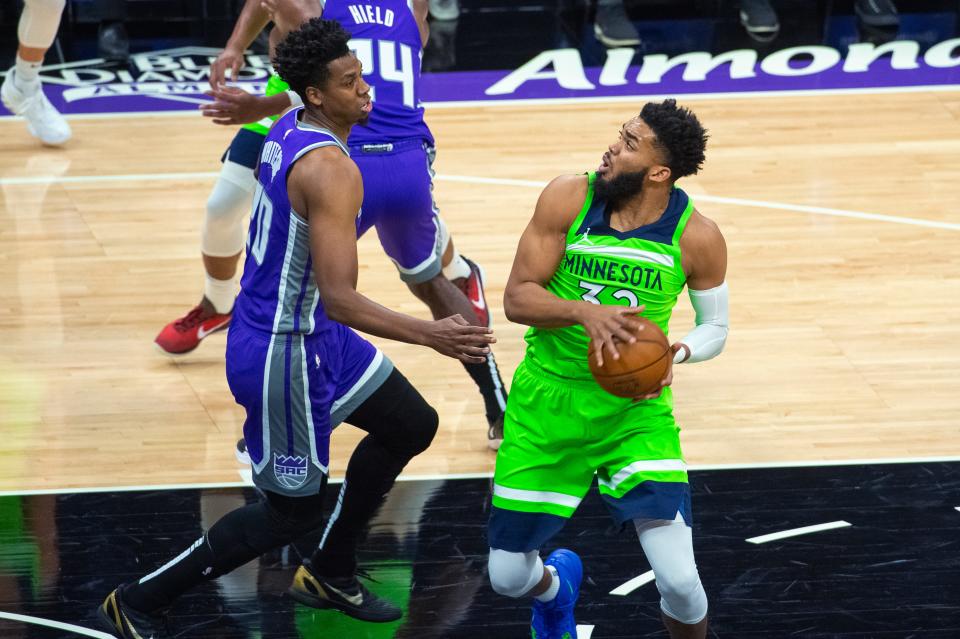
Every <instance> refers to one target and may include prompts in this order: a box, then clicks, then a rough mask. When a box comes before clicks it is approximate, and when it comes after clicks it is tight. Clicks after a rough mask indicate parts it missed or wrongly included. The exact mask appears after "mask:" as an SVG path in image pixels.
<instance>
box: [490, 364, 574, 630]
mask: <svg viewBox="0 0 960 639" xmlns="http://www.w3.org/2000/svg"><path fill="white" fill-rule="evenodd" d="M582 392H583V391H582V389H581V388H578V387H575V385H570V384H564V383H563V382H561V381H560V380H556V379H552V378H549V377H546V376H545V374H541V373H539V372H536V371H534V370H533V369H532V368H531V366H530V365H529V364H528V363H527V362H526V361H524V362H522V363H521V364H520V367H519V368H518V369H517V373H516V375H514V378H513V390H512V392H511V394H510V402H509V404H508V406H507V412H506V419H505V422H504V441H503V446H502V447H501V448H500V452H499V453H498V454H497V466H496V473H495V475H494V487H493V505H492V508H491V515H490V523H489V528H488V538H489V540H490V558H489V566H488V568H489V574H490V584H491V586H492V587H493V589H494V590H495V591H496V592H498V593H500V594H502V595H506V596H509V597H533V600H534V603H533V614H532V619H531V627H532V630H533V632H534V636H537V637H560V636H563V633H564V632H570V633H571V635H575V632H576V630H575V629H576V622H575V621H574V615H573V609H574V606H575V605H576V600H577V597H578V595H579V588H580V582H581V580H582V578H583V567H582V565H581V563H580V559H579V557H577V555H576V554H575V553H573V552H572V551H570V550H566V549H559V550H556V551H554V552H553V553H552V554H551V555H550V556H549V557H548V558H547V560H546V561H541V560H540V557H539V549H540V548H542V547H543V546H544V545H545V544H546V543H547V541H548V540H549V539H550V538H551V537H553V535H555V534H556V533H557V532H558V531H559V530H560V529H561V528H562V527H563V525H564V524H565V523H566V521H567V519H568V518H569V517H571V516H572V515H573V513H574V511H575V510H576V508H577V506H579V504H580V501H581V500H582V499H583V496H584V495H585V494H586V492H587V490H588V489H589V487H590V482H591V481H592V479H593V468H592V467H590V466H589V465H588V464H587V461H586V459H585V458H584V457H583V455H582V452H581V451H582V447H583V445H584V444H585V442H586V441H587V439H588V436H589V434H588V432H587V427H586V423H587V422H586V421H585V420H584V419H582V415H581V406H580V403H579V400H578V399H577V396H578V393H582Z"/></svg>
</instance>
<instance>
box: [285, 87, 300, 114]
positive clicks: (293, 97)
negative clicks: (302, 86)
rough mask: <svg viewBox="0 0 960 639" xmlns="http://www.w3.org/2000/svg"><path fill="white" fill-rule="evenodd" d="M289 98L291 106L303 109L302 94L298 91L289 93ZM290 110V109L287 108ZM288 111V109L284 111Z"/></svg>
mask: <svg viewBox="0 0 960 639" xmlns="http://www.w3.org/2000/svg"><path fill="white" fill-rule="evenodd" d="M286 93H287V97H288V98H290V106H293V107H302V106H303V100H302V99H301V98H300V94H299V93H297V92H296V91H287V92H286ZM287 108H290V107H287ZM284 110H286V109H284Z"/></svg>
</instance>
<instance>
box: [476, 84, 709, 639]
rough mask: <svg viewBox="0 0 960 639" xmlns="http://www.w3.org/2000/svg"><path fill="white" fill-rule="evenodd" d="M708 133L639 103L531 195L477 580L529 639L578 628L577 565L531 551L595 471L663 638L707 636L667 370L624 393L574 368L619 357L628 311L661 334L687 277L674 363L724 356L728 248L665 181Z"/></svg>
mask: <svg viewBox="0 0 960 639" xmlns="http://www.w3.org/2000/svg"><path fill="white" fill-rule="evenodd" d="M706 140H707V135H706V132H705V131H704V129H703V127H702V126H701V125H700V122H699V121H698V120H697V118H696V116H694V114H693V113H691V112H690V111H688V110H687V109H684V108H680V107H677V104H676V102H675V101H674V100H666V101H665V102H663V103H659V104H656V103H648V104H647V105H645V106H644V107H643V110H642V111H641V112H640V115H639V116H637V117H636V118H634V119H632V120H630V121H629V122H627V123H626V124H624V125H623V128H622V129H621V131H620V137H619V139H618V140H617V141H616V142H615V143H614V144H612V145H611V146H610V148H609V150H608V151H607V152H606V153H605V154H604V155H603V161H602V163H601V165H600V167H599V168H598V169H597V171H596V173H590V174H588V175H572V176H563V177H559V178H557V179H555V180H553V181H552V182H551V183H550V184H549V185H548V186H547V187H546V189H544V191H543V193H542V194H541V195H540V199H539V201H538V202H537V206H536V210H535V211H534V214H533V219H531V221H530V223H529V224H528V226H527V228H526V230H525V231H524V233H523V236H522V237H521V238H520V244H519V246H518V247H517V255H516V258H515V259H514V263H513V269H512V271H511V273H510V279H509V280H508V282H507V287H506V291H505V294H504V309H505V310H506V312H507V317H509V318H510V319H511V320H513V321H515V322H518V323H520V324H526V325H528V326H530V327H531V328H530V330H529V331H527V335H526V341H527V352H526V355H525V357H524V359H523V361H522V362H521V363H520V366H519V367H518V368H517V372H516V374H515V375H514V378H513V386H512V393H511V395H510V403H509V404H508V406H507V414H506V420H505V424H504V426H505V429H504V435H505V437H504V440H503V446H502V447H501V448H500V452H499V453H498V454H497V466H496V473H495V475H494V488H493V508H492V513H491V516H490V524H489V534H488V538H489V542H490V558H489V573H490V583H491V585H492V586H493V589H494V590H495V591H497V592H498V593H500V594H502V595H507V596H510V597H524V596H530V597H533V598H534V603H533V619H532V622H531V625H532V629H533V636H534V637H537V638H541V639H542V638H559V637H566V636H568V635H567V634H564V633H569V636H570V637H576V634H577V630H576V623H575V621H574V615H573V609H574V605H575V604H576V601H577V597H578V594H579V588H580V581H581V579H582V577H583V567H582V565H581V563H580V559H579V557H578V556H577V555H576V554H575V553H573V552H572V551H570V550H565V549H560V550H557V551H554V552H553V553H551V555H550V556H549V557H548V558H547V560H546V562H543V561H542V560H541V559H540V549H541V548H543V546H544V545H545V544H546V543H547V542H548V541H549V540H550V538H551V537H553V536H554V535H555V534H556V533H557V532H559V531H560V529H561V528H562V527H563V526H564V524H565V523H566V521H567V519H568V518H569V517H571V516H572V515H573V513H574V511H575V510H576V508H577V507H578V506H579V504H580V501H581V500H582V499H583V497H584V495H586V493H587V491H588V490H589V489H590V484H591V483H592V482H593V478H594V475H596V476H597V479H598V483H599V488H600V496H601V498H602V499H603V501H604V503H605V504H606V506H607V508H608V509H609V511H610V514H611V515H612V516H613V518H614V520H615V521H616V522H617V523H618V524H625V523H627V522H633V524H634V526H635V527H636V530H637V534H638V535H639V538H640V544H641V546H642V547H643V552H644V554H645V555H646V557H647V560H648V561H649V562H650V567H651V568H652V569H653V572H654V575H655V576H656V583H657V588H658V589H659V590H660V594H661V601H660V608H661V611H662V618H663V623H664V625H665V626H666V628H667V630H668V631H669V634H670V637H671V638H672V639H703V638H704V637H706V631H707V597H706V594H705V593H704V589H703V586H702V585H701V583H700V576H699V573H698V572H697V566H696V562H695V561H694V556H693V541H692V534H691V528H690V526H691V524H692V518H691V506H690V486H689V484H688V483H687V472H686V464H685V463H684V460H683V454H682V452H681V450H680V436H679V428H677V424H676V422H675V421H674V418H673V395H672V392H671V389H670V388H669V384H670V383H671V381H672V379H673V373H672V370H670V369H668V372H667V375H666V377H665V379H664V380H663V381H662V386H661V389H660V390H658V391H657V392H656V393H652V394H650V395H646V396H644V397H639V398H636V399H623V398H620V397H615V396H613V395H611V394H609V393H607V392H606V391H604V390H603V389H601V388H600V387H599V386H598V385H597V383H596V381H595V380H594V379H593V377H592V375H591V373H590V370H589V368H588V363H587V358H588V357H593V358H596V360H597V363H598V364H602V362H603V359H604V358H609V357H617V347H616V344H615V342H616V341H618V340H619V341H623V342H628V341H633V340H635V338H634V337H633V332H634V331H635V328H634V325H633V320H632V318H633V317H634V316H635V315H636V314H638V313H640V312H641V311H642V314H643V316H644V317H646V318H647V319H649V320H650V321H652V322H654V323H656V324H657V325H658V326H660V328H661V329H663V331H664V333H666V332H667V330H668V327H669V322H670V315H671V313H672V309H673V307H674V305H675V304H676V302H677V298H678V297H679V295H680V293H681V292H682V291H683V289H684V287H685V286H686V287H688V289H689V294H690V300H691V302H692V304H693V307H694V309H695V310H696V313H697V315H696V323H697V326H696V327H695V328H694V329H693V330H692V331H691V332H690V333H689V334H688V335H686V336H685V337H684V338H683V339H682V340H681V341H680V342H677V343H675V344H673V346H672V349H673V354H674V359H673V362H698V361H702V360H705V359H710V358H711V357H715V356H716V355H718V354H719V353H720V351H721V350H722V349H723V345H724V343H725V341H726V337H727V324H728V322H727V288H726V285H725V284H724V279H725V275H726V268H727V252H726V244H725V243H724V239H723V236H722V235H721V234H720V230H719V229H718V228H717V225H716V224H714V223H713V222H712V221H710V220H708V219H707V218H705V217H704V216H702V215H700V213H698V212H697V211H696V210H695V209H694V207H693V201H692V200H691V199H690V198H689V197H688V196H687V194H686V193H685V192H684V191H682V190H681V189H679V188H676V187H675V186H674V184H675V182H676V181H677V180H678V179H680V178H682V177H684V176H687V175H693V174H695V173H696V172H697V171H698V170H699V169H700V166H701V164H702V163H703V160H704V150H705V148H706ZM587 263H589V264H590V266H589V267H587V266H585V264H587ZM597 266H599V268H597ZM591 339H592V344H591V346H592V347H593V348H594V350H593V352H591V353H588V352H587V351H588V344H590V342H591Z"/></svg>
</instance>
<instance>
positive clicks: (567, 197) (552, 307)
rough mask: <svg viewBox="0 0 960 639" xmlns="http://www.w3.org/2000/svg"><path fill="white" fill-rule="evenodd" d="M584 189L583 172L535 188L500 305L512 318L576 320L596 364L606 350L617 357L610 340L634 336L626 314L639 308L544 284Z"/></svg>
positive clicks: (531, 322) (548, 324) (554, 322)
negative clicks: (561, 292)
mask: <svg viewBox="0 0 960 639" xmlns="http://www.w3.org/2000/svg"><path fill="white" fill-rule="evenodd" d="M586 191H587V178H586V177H585V176H575V175H569V176H562V177H559V178H556V179H555V180H553V181H552V182H551V183H550V184H548V185H547V188H545V189H544V190H543V193H541V194H540V199H539V200H538V201H537V208H536V210H535V211H534V213H533V218H532V219H531V220H530V223H529V224H528V225H527V228H526V230H525V231H524V232H523V235H522V236H521V237H520V244H519V245H518V246H517V255H516V257H515V258H514V261H513V269H512V270H511V271H510V278H509V279H508V280H507V287H506V290H505V291H504V297H503V308H504V311H505V312H506V314H507V318H509V319H510V320H511V321H513V322H518V323H520V324H527V325H528V326H536V327H539V328H561V327H564V326H573V325H574V324H582V325H583V327H584V329H585V330H586V331H587V334H588V335H589V336H590V338H591V339H593V340H594V344H595V345H596V346H598V348H596V350H595V352H594V354H593V355H594V356H595V357H596V360H597V364H599V365H602V364H603V358H604V355H605V354H606V355H607V356H609V357H612V358H613V359H618V358H619V357H620V354H619V353H618V352H617V347H616V344H615V342H616V341H621V342H635V341H636V338H635V337H634V335H633V332H634V329H635V322H633V320H632V318H633V317H634V316H636V315H637V314H638V313H640V312H641V311H642V310H643V307H637V306H609V305H608V306H601V305H599V304H591V303H590V302H587V301H583V300H566V299H561V298H559V297H557V296H556V295H554V294H553V293H551V292H550V291H548V290H547V284H548V283H549V282H550V280H551V278H553V275H554V273H555V272H556V270H557V266H558V265H559V264H560V260H561V259H562V258H563V255H564V252H565V251H566V244H567V242H566V237H567V231H568V230H569V229H570V225H571V224H572V223H573V220H574V219H575V218H576V216H577V213H578V211H579V209H580V207H581V205H582V204H583V201H584V198H585V197H586Z"/></svg>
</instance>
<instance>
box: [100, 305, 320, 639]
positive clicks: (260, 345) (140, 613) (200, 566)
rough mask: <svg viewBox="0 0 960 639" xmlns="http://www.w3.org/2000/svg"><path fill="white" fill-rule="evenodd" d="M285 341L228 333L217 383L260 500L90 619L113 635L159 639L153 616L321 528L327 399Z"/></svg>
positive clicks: (298, 341)
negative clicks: (234, 413)
mask: <svg viewBox="0 0 960 639" xmlns="http://www.w3.org/2000/svg"><path fill="white" fill-rule="evenodd" d="M287 337H288V336H286V335H280V336H274V335H269V334H267V335H265V334H263V333H262V332H260V331H256V330H252V329H248V328H246V327H245V326H243V325H240V324H237V325H234V326H233V327H231V330H230V335H229V338H228V342H227V362H226V364H227V381H228V383H229V384H230V390H231V391H232V392H233V394H234V397H235V399H236V400H237V403H239V404H241V405H242V406H243V407H244V409H245V410H246V421H245V422H244V434H245V437H246V440H247V441H248V442H249V443H250V456H251V458H252V462H253V463H252V467H253V480H254V483H255V484H256V485H257V487H258V488H260V489H261V491H262V492H263V494H264V499H263V500H261V501H259V502H256V503H253V504H249V505H247V506H243V507H241V508H238V509H236V510H233V511H232V512H230V513H228V514H226V515H225V516H223V517H222V518H221V519H220V520H218V521H217V522H216V523H215V524H213V526H211V527H210V529H209V530H207V531H206V532H205V533H204V534H203V536H201V537H200V538H199V539H198V540H196V541H195V542H194V543H193V544H192V545H191V546H189V547H188V548H187V549H186V550H185V551H184V552H183V553H181V554H180V555H178V556H177V557H175V558H173V559H172V560H170V561H169V562H167V563H166V564H164V565H163V566H161V567H160V568H158V569H157V570H155V571H154V572H152V573H150V574H148V575H146V576H144V577H142V578H141V579H139V580H138V581H136V582H134V583H130V584H126V585H122V586H120V587H119V588H117V589H116V590H114V591H113V592H112V593H111V594H110V595H109V596H108V597H107V599H106V601H105V602H104V604H103V605H102V606H101V608H100V618H101V620H102V621H103V622H104V624H105V626H106V627H108V628H109V629H110V631H111V632H112V633H114V634H116V635H117V636H120V637H139V636H154V634H151V633H157V637H158V639H159V637H164V636H166V635H164V634H163V630H162V611H163V610H164V609H165V608H167V607H169V606H170V605H171V604H172V603H173V601H174V600H175V599H176V598H177V597H179V596H180V595H181V594H183V593H184V592H186V591H187V590H188V589H190V588H192V587H193V586H195V585H197V584H199V583H202V582H204V581H208V580H210V579H214V578H216V577H218V576H220V575H223V574H226V573H228V572H230V571H232V570H234V569H235V568H237V567H239V566H241V565H243V564H245V563H246V562H248V561H250V560H252V559H254V558H255V557H257V556H259V555H261V554H263V553H265V552H268V551H270V550H272V549H275V548H278V547H280V546H283V545H285V544H288V543H290V542H291V541H293V540H294V539H296V538H297V537H300V536H302V535H304V534H306V533H308V532H310V531H313V530H315V529H317V528H319V526H320V525H321V523H322V505H323V489H324V486H325V485H326V479H327V475H326V463H327V458H328V445H329V430H330V425H329V410H330V399H331V397H332V392H331V391H330V384H328V383H326V380H324V379H322V378H320V376H310V378H308V371H307V366H306V361H308V357H307V355H308V353H309V355H310V356H311V357H310V359H311V360H312V359H313V356H314V355H317V354H319V353H315V352H314V351H315V350H317V347H316V345H315V344H313V343H310V342H308V341H307V340H305V339H304V338H302V337H300V336H294V338H293V340H292V342H288V341H287ZM278 344H279V346H278ZM326 355H327V353H326V352H323V356H324V357H326ZM290 362H293V363H294V365H292V366H288V364H289V363H290ZM288 423H289V424H290V425H291V427H292V429H291V430H288V429H287V425H288ZM291 434H292V435H293V437H292V439H291V438H290V435H291Z"/></svg>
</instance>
